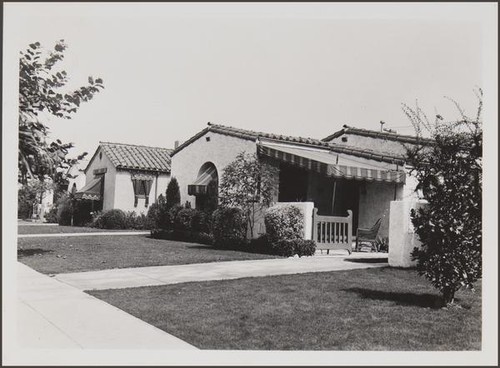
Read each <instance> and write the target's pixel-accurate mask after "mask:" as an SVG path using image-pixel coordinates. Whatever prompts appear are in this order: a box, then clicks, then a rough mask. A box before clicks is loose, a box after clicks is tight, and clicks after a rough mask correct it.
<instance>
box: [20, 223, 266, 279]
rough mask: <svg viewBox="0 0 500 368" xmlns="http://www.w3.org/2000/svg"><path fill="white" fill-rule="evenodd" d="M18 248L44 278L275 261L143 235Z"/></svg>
mask: <svg viewBox="0 0 500 368" xmlns="http://www.w3.org/2000/svg"><path fill="white" fill-rule="evenodd" d="M49 227H50V226H49ZM17 244H18V251H17V254H18V260H19V261H20V262H22V263H24V264H26V265H27V266H29V267H31V268H33V269H35V270H36V271H39V272H42V273H45V274H57V273H68V272H80V271H94V270H103V269H111V268H126V267H145V266H164V265H178V264H189V263H206V262H218V261H234V260H251V259H265V258H276V257H274V256H269V255H264V254H256V253H246V252H241V251H234V250H219V249H214V248H212V247H211V246H208V245H201V244H196V243H183V242H177V241H169V240H161V239H152V238H149V236H145V235H93V236H78V237H44V238H36V237H35V238H19V239H18V243H17ZM58 256H59V257H58Z"/></svg>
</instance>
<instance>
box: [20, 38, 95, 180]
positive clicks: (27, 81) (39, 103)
mask: <svg viewBox="0 0 500 368" xmlns="http://www.w3.org/2000/svg"><path fill="white" fill-rule="evenodd" d="M66 48H67V46H66V44H65V43H64V40H61V41H59V42H57V43H56V45H55V46H54V49H53V50H52V51H51V52H49V53H48V54H46V53H44V52H43V49H42V46H41V45H40V43H39V42H35V43H32V44H30V45H29V47H28V48H27V49H26V50H25V51H21V57H20V60H19V160H18V166H19V182H20V183H23V184H26V183H27V180H28V179H30V178H31V179H39V180H45V178H46V177H47V176H49V177H52V176H53V175H54V173H55V172H56V169H57V168H58V167H59V166H60V165H61V164H64V160H65V157H66V155H67V153H68V150H69V149H70V148H72V147H73V144H72V143H62V142H61V141H60V140H59V139H57V140H55V141H53V142H50V143H49V142H48V141H47V139H48V135H49V128H48V127H47V125H46V124H45V123H44V122H43V121H42V115H43V114H42V113H48V114H51V115H54V116H56V117H59V118H63V119H70V118H71V116H72V115H73V114H74V113H76V112H77V110H78V108H79V107H80V105H81V103H82V102H86V101H90V100H91V99H92V98H93V97H94V95H95V94H96V93H98V92H99V91H100V90H102V89H103V88H104V86H103V81H102V79H101V78H96V79H94V78H93V77H89V78H88V84H87V85H85V86H82V87H80V88H78V89H77V90H75V91H67V88H64V87H65V86H66V84H67V82H68V76H67V73H66V72H65V71H64V70H62V71H58V70H56V69H55V66H56V64H57V63H58V62H59V61H61V60H63V59H64V50H65V49H66Z"/></svg>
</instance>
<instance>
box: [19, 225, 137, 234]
mask: <svg viewBox="0 0 500 368" xmlns="http://www.w3.org/2000/svg"><path fill="white" fill-rule="evenodd" d="M117 231H144V230H106V229H96V228H93V227H84V226H59V225H19V226H18V227H17V233H18V234H23V235H24V234H68V233H102V232H117Z"/></svg>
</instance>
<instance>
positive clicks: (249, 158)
mask: <svg viewBox="0 0 500 368" xmlns="http://www.w3.org/2000/svg"><path fill="white" fill-rule="evenodd" d="M277 178H278V170H277V168H275V167H274V166H271V165H268V164H267V163H266V162H264V161H261V160H259V158H258V157H257V155H256V154H248V153H245V152H241V153H239V154H238V155H237V156H236V159H235V160H234V161H233V162H231V163H230V164H229V165H227V166H226V167H225V168H224V170H223V174H222V179H221V183H220V187H219V196H220V204H221V205H222V206H226V207H236V208H239V209H240V210H242V212H243V216H244V219H245V224H246V232H247V234H253V232H254V227H255V221H256V212H257V211H263V210H264V209H265V208H267V207H269V206H270V205H271V203H272V201H273V199H274V194H275V190H276V187H277V185H276V181H277Z"/></svg>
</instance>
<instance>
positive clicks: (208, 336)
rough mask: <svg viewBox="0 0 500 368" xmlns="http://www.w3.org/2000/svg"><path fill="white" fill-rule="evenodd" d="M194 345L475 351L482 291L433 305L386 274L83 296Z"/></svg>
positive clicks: (421, 288) (409, 281)
mask: <svg viewBox="0 0 500 368" xmlns="http://www.w3.org/2000/svg"><path fill="white" fill-rule="evenodd" d="M88 293H89V294H91V295H94V296H96V297H97V298H100V299H102V300H104V301H106V302H108V303H110V304H112V305H114V306H116V307H118V308H120V309H122V310H124V311H126V312H128V313H130V314H132V315H134V316H136V317H138V318H140V319H142V320H144V321H146V322H148V323H150V324H152V325H154V326H156V327H158V328H160V329H162V330H164V331H166V332H168V333H171V334H173V335H174V336H177V337H179V338H181V339H183V340H185V341H187V342H188V343H190V344H193V345H195V346H197V347H199V348H201V349H244V350H390V351H395V350H479V349H481V285H478V286H477V290H476V291H475V292H472V291H470V290H464V291H460V292H458V293H457V306H455V307H451V308H448V309H441V308H438V307H437V306H438V305H439V294H438V293H437V291H436V290H435V289H434V288H433V287H432V286H430V285H429V284H428V283H427V282H426V280H425V279H423V278H420V277H419V276H418V275H417V274H416V272H415V271H412V270H404V269H391V268H376V269H363V270H352V271H337V272H326V273H310V274H301V275H287V276H274V277H259V278H246V279H239V280H227V281H209V282H198V283H185V284H177V285H167V286H154V287H140V288H129V289H116V290H101V291H88Z"/></svg>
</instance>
